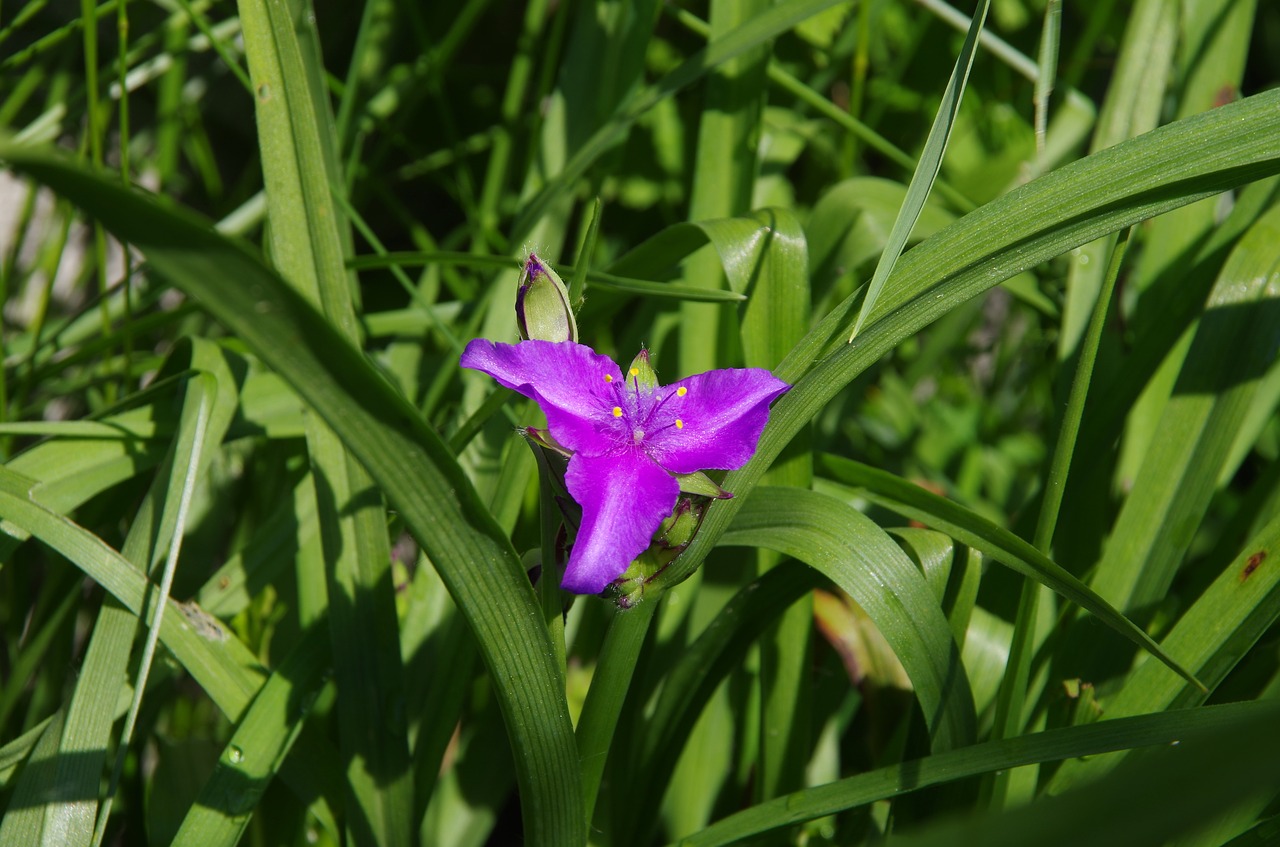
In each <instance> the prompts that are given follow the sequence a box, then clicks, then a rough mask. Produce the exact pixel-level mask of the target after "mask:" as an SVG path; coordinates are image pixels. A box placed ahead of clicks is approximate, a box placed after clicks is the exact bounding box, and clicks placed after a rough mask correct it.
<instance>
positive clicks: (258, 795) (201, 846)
mask: <svg viewBox="0 0 1280 847" xmlns="http://www.w3.org/2000/svg"><path fill="white" fill-rule="evenodd" d="M327 639H328V633H327V632H326V631H324V630H323V629H322V628H320V627H316V628H313V629H312V630H311V631H310V632H309V633H308V634H307V635H306V636H305V637H304V638H303V639H302V640H301V641H300V642H299V643H298V645H297V646H296V647H294V648H293V650H292V652H291V653H290V654H289V656H288V657H287V658H286V659H285V660H284V661H283V662H282V663H281V664H280V667H279V668H277V669H276V670H275V671H274V672H273V673H272V674H271V676H270V677H268V678H267V681H266V682H265V683H264V684H263V686H262V690H261V691H259V692H258V696H257V697H255V698H254V700H253V704H252V705H251V706H250V707H249V709H248V711H246V712H245V715H244V717H243V719H242V720H241V721H240V723H239V725H238V726H237V727H236V731H235V732H234V733H232V735H231V739H230V740H229V741H228V742H227V746H226V748H225V749H224V750H223V752H222V755H221V756H220V757H219V758H218V764H217V767H216V768H215V769H214V772H213V776H211V777H210V778H209V781H208V782H206V783H205V784H204V787H203V788H201V789H200V796H199V798H198V799H197V800H196V802H195V804H194V805H192V807H191V810H190V811H189V812H188V813H187V815H186V817H185V818H184V819H183V821H182V825H181V827H180V828H179V829H178V833H177V835H175V836H174V839H173V841H172V842H171V844H172V845H173V847H234V845H235V844H237V843H238V842H239V841H240V838H241V836H242V835H243V834H244V830H245V827H246V826H248V824H249V819H250V817H251V816H252V814H253V812H254V810H255V809H256V808H257V807H258V804H259V802H260V801H261V799H262V794H263V792H265V791H266V789H267V786H268V784H269V783H270V782H271V779H272V778H273V777H274V776H275V774H276V772H277V771H278V770H279V768H280V765H281V763H282V762H283V760H284V757H285V756H286V755H287V754H288V752H289V749H290V748H291V747H292V745H293V742H294V740H295V739H296V738H297V737H298V732H299V730H301V729H302V722H303V721H304V720H305V719H306V717H307V714H308V711H309V709H310V706H311V704H312V703H313V702H314V700H315V696H316V694H317V693H318V691H319V688H320V686H321V685H323V684H324V682H325V673H326V671H327V669H328V665H329V661H330V651H329V649H328V643H327Z"/></svg>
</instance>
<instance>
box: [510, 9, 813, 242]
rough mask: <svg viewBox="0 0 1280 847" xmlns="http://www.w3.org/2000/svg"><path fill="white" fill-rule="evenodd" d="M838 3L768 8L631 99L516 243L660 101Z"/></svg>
mask: <svg viewBox="0 0 1280 847" xmlns="http://www.w3.org/2000/svg"><path fill="white" fill-rule="evenodd" d="M835 2H836V0H787V2H784V3H780V4H778V5H776V6H772V7H770V8H769V10H768V11H767V12H765V13H764V14H761V15H757V16H756V17H754V18H752V19H751V20H750V21H748V22H747V23H745V24H743V25H742V26H740V27H738V28H737V29H735V30H734V31H733V32H732V33H729V34H728V35H726V36H725V37H724V38H720V39H717V40H715V41H713V42H711V43H709V44H708V45H707V46H706V47H705V48H704V49H702V50H699V51H698V52H697V53H695V54H694V55H692V56H690V57H689V58H688V59H687V60H685V61H684V62H683V63H682V64H681V65H680V66H679V67H678V68H676V69H675V70H674V71H672V72H671V73H669V74H667V75H666V76H665V77H663V78H662V79H661V80H659V82H658V83H657V84H656V85H654V86H652V87H650V88H646V89H644V90H641V91H639V92H637V93H636V94H634V95H632V96H631V97H630V98H628V100H627V101H626V102H624V103H623V104H622V105H621V106H620V107H619V108H618V110H617V111H616V112H615V113H614V115H613V116H612V117H611V118H609V120H608V121H606V122H605V123H604V125H603V126H601V127H600V128H599V129H598V130H596V132H595V133H594V134H593V135H592V136H591V137H590V138H589V139H587V140H586V141H585V142H584V143H583V144H582V146H581V147H579V148H578V149H577V150H575V151H573V154H572V157H571V158H570V159H569V160H568V161H567V162H566V163H565V165H564V168H563V170H562V171H561V172H560V173H558V174H557V175H556V178H555V179H554V180H552V181H551V182H549V183H547V185H546V186H544V187H543V188H542V190H541V191H539V192H538V194H536V195H535V196H534V197H532V198H531V199H530V200H529V201H528V202H527V203H526V204H525V206H524V208H523V209H522V210H521V212H520V215H519V216H518V217H517V218H516V220H515V222H514V223H513V224H512V226H511V230H512V232H511V241H512V242H513V243H519V242H521V241H523V240H524V239H525V238H526V237H527V236H528V234H529V233H530V232H532V230H533V227H534V226H535V225H536V224H537V223H538V221H539V220H540V219H541V218H542V216H543V215H545V214H546V213H547V211H548V210H549V209H550V208H551V207H552V206H553V205H554V204H555V203H556V201H557V200H558V199H559V198H560V197H561V196H562V195H564V194H565V193H566V192H567V191H568V190H569V189H570V188H571V187H572V186H573V185H574V184H576V183H577V181H578V180H579V179H581V178H582V176H583V174H585V173H586V171H587V169H588V168H589V167H591V165H592V164H594V163H595V162H596V160H597V159H599V158H600V156H602V155H603V154H604V153H605V152H606V151H607V150H609V149H610V148H612V147H613V146H614V145H615V144H617V143H618V142H619V141H620V140H622V138H623V137H624V136H625V135H626V133H627V131H628V130H629V129H630V127H631V125H632V124H634V123H635V121H636V119H637V118H639V117H640V116H641V115H642V114H644V113H645V112H647V111H649V110H650V109H651V108H653V107H654V105H656V104H657V103H658V102H659V101H661V100H663V99H665V98H667V97H670V96H672V95H673V94H675V93H676V92H678V91H680V90H681V89H683V88H686V87H687V86H689V85H691V84H692V83H694V82H696V81H697V80H698V79H700V78H701V77H702V76H704V75H705V74H706V73H707V72H708V71H710V70H712V69H713V68H716V67H718V66H720V65H722V64H723V63H725V62H727V61H729V60H730V59H733V58H735V57H737V56H740V55H742V54H743V53H745V52H747V51H748V50H751V49H752V48H754V47H756V46H758V45H760V44H764V43H766V42H768V41H770V40H771V39H773V38H775V37H777V36H778V35H780V34H781V33H783V32H786V31H787V30H788V29H790V28H791V27H793V26H795V25H796V24H797V23H799V22H800V21H802V20H804V19H805V18H808V17H809V16H811V15H815V14H817V13H818V12H821V11H822V10H823V9H826V8H828V7H829V6H832V5H834V4H835Z"/></svg>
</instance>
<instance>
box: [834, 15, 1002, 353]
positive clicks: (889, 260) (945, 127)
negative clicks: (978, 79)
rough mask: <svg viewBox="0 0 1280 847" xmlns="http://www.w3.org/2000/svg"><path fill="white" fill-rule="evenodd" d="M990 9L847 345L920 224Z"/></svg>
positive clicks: (976, 28)
mask: <svg viewBox="0 0 1280 847" xmlns="http://www.w3.org/2000/svg"><path fill="white" fill-rule="evenodd" d="M989 8H991V0H982V3H981V5H979V6H978V9H977V11H975V12H974V13H973V22H972V23H971V24H969V32H968V34H967V35H966V36H965V38H964V45H963V46H962V47H961V48H960V55H959V56H957V57H956V65H955V68H954V69H953V70H952V71H951V79H950V80H948V81H947V87H946V90H945V91H943V93H942V105H941V106H939V108H938V114H937V116H936V117H935V118H934V119H933V126H932V127H931V128H930V129H929V137H928V138H927V139H926V140H925V142H924V150H923V151H922V152H921V154H920V161H919V163H918V164H917V165H916V170H915V173H914V174H912V175H911V183H910V184H909V185H908V186H907V196H906V198H905V199H904V200H903V201H902V208H901V209H900V210H899V211H898V217H897V219H896V220H895V221H894V222H893V229H891V230H889V238H888V240H887V242H886V244H885V248H884V252H883V253H881V254H880V261H879V262H877V263H876V269H875V272H874V273H873V274H872V275H871V282H870V283H869V284H868V285H867V293H866V296H865V297H864V298H863V300H862V308H861V309H860V310H859V311H858V319H857V320H856V321H855V322H854V324H853V330H852V331H851V332H850V333H849V341H850V342H852V341H853V339H855V338H857V337H858V331H859V330H861V329H862V325H863V324H864V323H866V320H867V317H868V316H869V315H870V314H871V313H872V311H873V310H874V309H875V306H876V302H877V301H878V300H879V299H880V292H881V291H882V290H883V289H884V286H885V283H886V282H888V281H889V275H890V274H891V273H893V268H894V265H895V264H897V261H898V257H899V256H900V255H901V254H902V248H903V247H905V246H906V243H907V239H908V238H910V237H911V230H912V229H913V228H914V227H915V225H916V221H917V220H919V218H920V212H921V210H922V209H924V204H925V201H926V200H928V199H929V191H930V190H931V189H932V188H933V182H934V180H935V179H937V177H938V171H939V170H940V169H941V168H942V156H943V154H944V153H946V152H947V141H948V140H949V139H950V138H951V128H952V127H953V126H954V125H955V121H956V116H957V115H958V114H959V113H960V102H961V100H962V99H963V98H964V89H965V85H966V84H967V83H968V81H969V70H970V69H971V68H972V67H973V57H974V55H975V54H976V53H977V50H978V35H979V34H980V33H981V32H982V24H983V23H984V22H985V21H986V19H987V10H988V9H989Z"/></svg>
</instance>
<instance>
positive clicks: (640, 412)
mask: <svg viewBox="0 0 1280 847" xmlns="http://www.w3.org/2000/svg"><path fill="white" fill-rule="evenodd" d="M462 366H463V367H466V368H473V369H475V370H478V371H483V372H484V373H487V374H488V375H489V376H491V377H493V378H494V379H496V380H497V381H498V382H499V384H501V385H503V386H505V387H507V388H510V389H512V390H513V391H517V392H519V393H520V394H523V395H524V396H526V397H529V398H531V399H533V400H536V401H537V403H538V405H539V406H541V407H542V411H543V412H544V413H545V414H546V416H547V427H548V429H549V430H550V433H551V436H552V437H553V438H554V439H555V440H556V442H557V443H558V444H560V445H562V446H563V447H564V448H566V449H567V450H570V451H572V453H573V455H572V457H571V458H570V459H569V466H568V468H567V469H566V471H565V484H566V486H567V487H568V489H569V493H570V494H571V495H572V496H573V499H574V500H576V501H577V502H578V505H580V506H581V507H582V523H581V525H580V526H579V528H578V537H577V540H576V541H575V542H574V545H573V550H572V552H571V553H570V556H569V563H568V565H567V566H566V567H565V572H564V579H563V580H562V581H561V587H563V588H565V589H567V590H569V591H573V592H576V593H578V594H598V593H600V592H601V591H603V590H604V589H605V587H606V586H607V585H608V584H609V583H610V582H612V581H613V580H614V579H616V578H617V577H618V576H619V575H620V574H622V572H623V571H625V570H626V569H627V566H628V565H629V564H630V563H631V560H632V559H634V558H636V557H637V556H639V555H640V553H642V552H643V551H644V550H645V549H646V548H647V547H648V546H649V540H650V537H651V536H652V535H653V533H654V532H655V531H656V530H657V529H658V527H659V525H661V523H662V521H663V520H664V519H665V518H667V517H669V516H670V515H671V511H672V508H673V507H674V506H675V504H676V498H677V496H678V495H679V493H680V483H679V482H678V481H677V479H676V478H675V476H673V474H690V473H694V472H696V471H701V470H704V469H712V468H714V469H719V470H733V469H736V468H740V467H742V466H743V465H744V464H746V462H747V460H748V459H750V458H751V456H752V454H753V453H755V450H756V442H757V441H759V440H760V433H761V432H762V431H763V430H764V425H765V423H766V422H767V421H768V419H769V403H770V402H772V401H773V400H774V399H775V398H776V397H778V396H779V395H781V394H782V393H783V392H784V391H786V390H787V389H788V388H789V387H790V386H788V385H787V384H786V383H785V382H783V381H782V380H780V379H778V378H777V377H775V376H773V374H771V373H769V372H768V371H766V370H762V369H759V368H742V369H730V370H716V371H709V372H707V373H704V374H698V375H697V376H691V377H688V378H687V379H682V380H680V381H679V382H676V383H673V384H671V385H665V386H664V385H658V379H657V375H656V374H655V373H654V372H653V368H652V367H651V366H650V364H649V354H648V352H647V351H644V350H641V351H640V355H638V356H636V358H635V361H633V362H632V363H631V367H630V368H628V370H627V373H626V374H625V375H624V374H623V373H622V371H621V370H619V369H618V366H617V365H615V364H614V363H613V362H612V361H610V360H609V358H608V357H607V356H602V355H600V354H598V353H596V352H595V351H594V350H592V349H591V348H590V347H587V346H584V345H582V344H575V343H573V342H569V341H565V342H549V341H522V342H520V343H519V344H502V343H496V342H493V341H487V340H485V339H479V338H478V339H476V340H474V341H472V342H471V343H470V344H468V345H467V349H466V350H465V351H464V352H463V354H462Z"/></svg>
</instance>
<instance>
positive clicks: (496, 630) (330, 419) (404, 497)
mask: <svg viewBox="0 0 1280 847" xmlns="http://www.w3.org/2000/svg"><path fill="white" fill-rule="evenodd" d="M0 158H4V159H5V160H7V161H8V162H9V163H10V164H11V165H13V166H15V167H19V168H20V169H22V170H23V171H25V172H26V173H28V174H29V175H31V176H32V177H34V178H36V179H37V180H39V181H41V182H43V183H45V184H46V185H48V186H49V187H51V188H53V189H54V190H55V191H57V192H58V193H60V194H62V195H64V196H65V197H67V198H68V199H70V200H72V201H73V202H75V203H76V204H78V205H80V206H81V207H82V208H84V209H85V210H86V211H88V212H89V213H91V214H93V215H96V216H98V217H100V218H102V219H103V220H104V221H105V222H106V223H107V224H108V227H109V228H110V229H112V230H113V231H114V232H115V233H116V235H117V236H118V237H120V238H121V239H122V240H125V241H128V242H130V243H132V244H134V245H136V246H137V247H139V248H140V249H141V250H143V252H144V253H146V255H147V258H148V260H149V261H150V263H151V267H152V269H153V270H154V271H156V272H157V273H159V274H161V275H163V276H164V277H165V278H166V279H167V280H169V281H170V282H172V283H174V284H175V285H177V286H178V287H180V288H181V289H183V290H184V291H186V292H187V293H188V294H191V295H192V296H194V297H196V298H197V299H198V300H200V301H201V303H202V304H204V306H205V307H206V308H207V309H208V310H209V311H210V312H211V313H212V314H213V315H214V316H215V317H216V318H218V319H219V320H220V321H221V322H222V323H223V324H224V325H225V326H226V327H227V328H228V329H230V330H231V331H232V332H234V333H236V334H237V335H239V336H240V337H241V338H242V339H243V340H244V341H245V343H246V344H247V345H248V346H249V347H250V348H251V349H253V350H254V351H255V352H256V353H257V354H258V355H259V357H260V358H261V359H262V360H263V361H264V362H265V363H266V364H267V365H268V366H270V367H272V368H273V369H274V370H275V371H276V372H277V373H279V374H280V375H281V376H282V377H284V378H285V379H286V381H288V382H289V383H290V384H291V385H292V386H293V387H294V389H295V390H296V391H297V392H298V394H300V395H301V396H302V397H303V398H304V399H306V400H307V401H308V402H309V403H310V404H311V405H312V406H313V407H314V408H315V409H316V411H317V412H318V413H319V414H320V415H321V416H322V417H324V419H325V420H326V422H327V423H328V424H329V425H330V426H331V427H333V429H334V430H335V431H336V432H337V433H338V434H339V436H340V437H341V438H342V440H343V442H344V443H345V444H346V446H347V448H348V449H349V450H350V451H351V452H352V454H353V455H355V456H356V458H358V459H359V460H360V461H361V462H362V463H363V464H364V465H365V467H366V468H367V469H368V470H369V471H370V473H371V475H372V476H373V478H374V480H375V481H376V482H377V484H378V486H379V487H380V488H381V489H382V490H383V491H384V492H385V493H386V495H387V499H388V501H389V502H390V503H391V505H392V506H393V507H394V508H395V509H396V510H397V511H398V512H399V513H400V515H401V516H402V517H403V518H404V520H405V523H406V524H407V525H408V527H409V528H410V530H411V531H412V532H413V534H414V536H415V538H416V539H417V540H418V542H419V543H420V544H421V545H422V547H423V549H424V550H425V551H426V552H427V554H428V555H429V556H430V558H431V561H432V563H433V564H434V565H435V566H436V567H437V568H438V569H439V571H440V573H441V576H442V577H443V579H444V580H445V584H446V585H447V586H448V588H449V591H450V593H451V594H452V595H453V597H454V599H455V601H456V602H457V604H458V607H459V609H461V610H462V612H463V615H464V616H465V617H466V619H467V621H468V623H469V624H470V625H471V627H472V630H473V632H475V634H476V640H477V642H478V643H479V645H480V648H481V654H482V655H483V657H484V659H485V662H486V664H487V666H488V668H489V671H490V673H491V675H492V676H493V678H494V680H496V681H497V684H496V686H495V691H496V693H497V694H498V697H499V699H500V702H501V705H502V711H503V716H504V718H505V719H506V722H507V728H508V732H509V733H510V737H511V742H512V744H513V746H514V747H515V754H514V757H513V758H514V760H515V763H516V770H517V780H518V782H519V784H520V790H521V796H522V797H523V798H525V802H524V803H522V809H523V813H524V815H525V816H526V837H527V838H528V839H529V842H530V843H533V844H558V843H575V844H576V843H581V842H582V841H583V840H584V839H585V831H584V830H585V827H584V823H583V821H584V819H585V815H584V814H583V812H582V799H581V793H580V780H579V771H578V763H577V754H576V750H575V747H574V742H573V734H572V729H571V727H570V725H569V718H568V709H567V707H566V705H565V702H564V692H563V690H562V689H560V688H559V687H558V686H557V680H558V674H557V672H556V670H555V666H554V663H553V662H552V660H551V658H550V657H551V647H550V641H549V639H548V636H547V632H546V629H545V628H544V627H543V626H542V624H541V614H540V612H539V610H538V607H537V605H536V603H535V601H534V597H533V590H532V588H531V587H530V585H529V581H528V578H527V577H526V576H525V573H524V571H523V569H522V568H521V567H520V562H519V557H518V556H517V555H516V554H515V551H514V550H513V549H512V548H511V543H510V541H509V540H508V539H507V538H506V536H505V535H504V534H503V533H502V531H501V529H500V528H499V527H498V526H497V525H496V524H495V522H494V520H493V517H492V515H490V514H489V513H488V511H487V510H486V509H485V508H484V506H483V505H482V504H481V503H480V501H479V498H478V497H477V496H476V493H475V490H474V488H473V487H472V486H471V483H470V481H469V480H468V479H467V477H466V476H465V474H463V473H462V471H461V469H460V468H459V467H458V465H457V463H456V461H455V460H454V459H453V458H452V456H451V455H450V454H449V452H448V448H447V447H446V446H445V445H444V444H443V443H442V442H441V441H440V439H439V437H438V436H437V435H436V434H435V432H434V431H432V430H431V429H430V428H429V427H427V425H426V424H425V423H424V422H423V421H422V420H421V419H420V418H419V417H418V415H417V413H416V412H415V410H414V409H413V408H412V407H411V406H409V405H408V403H407V402H406V401H405V400H404V398H403V397H401V396H400V395H399V394H398V393H396V391H395V389H394V388H392V387H391V386H390V385H389V384H388V383H387V382H386V380H385V379H384V378H383V377H382V376H381V375H380V374H379V373H378V372H377V371H376V370H374V369H373V368H372V367H371V366H370V365H369V364H368V363H367V362H366V361H365V360H364V358H363V356H362V355H361V354H360V352H359V351H357V350H356V349H355V348H353V347H352V346H351V345H350V344H348V343H347V342H346V341H345V340H344V339H343V338H341V337H340V336H339V335H338V333H337V331H336V330H335V329H334V328H333V327H332V326H331V325H330V324H329V323H327V322H326V321H325V320H324V319H323V318H322V317H321V316H320V315H319V314H318V313H316V312H315V310H314V309H312V308H311V307H310V306H309V305H308V304H307V303H306V302H305V301H304V300H303V299H302V298H301V297H300V295H298V294H297V293H296V292H294V291H293V290H291V289H290V288H289V287H288V286H287V285H286V284H285V283H284V282H283V281H282V280H281V279H280V278H279V277H278V276H276V275H275V274H274V273H272V272H271V271H269V270H267V269H266V268H264V267H263V266H262V263H261V262H260V261H259V260H258V259H257V258H256V257H254V256H253V255H252V254H251V253H249V252H248V251H247V250H245V249H244V248H242V247H240V246H239V245H238V244H235V243H233V242H231V241H228V240H227V239H225V238H223V237H222V236H220V235H218V234H217V233H215V232H213V231H212V229H211V228H209V227H208V226H207V225H205V224H203V223H201V222H198V221H197V220H195V219H194V218H192V217H190V216H188V215H186V214H183V213H181V212H177V211H174V210H166V209H162V208H161V207H159V206H158V205H156V204H155V203H154V202H152V201H150V200H148V199H147V198H145V197H144V196H142V195H140V194H135V193H131V192H127V191H124V190H122V189H120V188H118V187H116V186H113V185H110V184H107V183H106V182H104V181H102V180H100V179H99V178H97V177H94V176H92V175H90V174H88V173H87V172H85V171H83V170H80V169H79V168H77V167H75V166H72V165H69V164H67V163H66V162H65V160H63V159H62V158H61V157H59V156H56V155H51V154H48V153H41V152H39V151H35V150H20V149H18V148H15V147H11V146H3V147H0Z"/></svg>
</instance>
